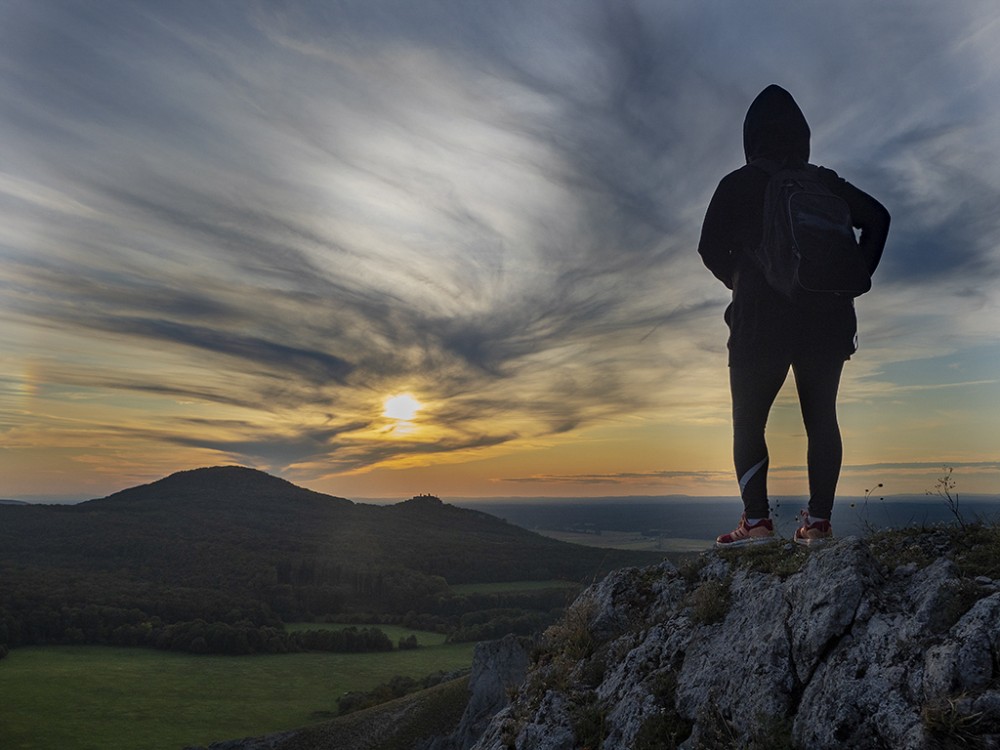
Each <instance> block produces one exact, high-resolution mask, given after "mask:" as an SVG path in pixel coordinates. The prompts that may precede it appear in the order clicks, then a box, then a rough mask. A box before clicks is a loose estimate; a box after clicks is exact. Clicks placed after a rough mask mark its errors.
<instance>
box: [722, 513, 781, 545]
mask: <svg viewBox="0 0 1000 750" xmlns="http://www.w3.org/2000/svg"><path fill="white" fill-rule="evenodd" d="M772 539H774V524H773V523H771V519H770V518H765V519H764V520H763V521H758V522H757V523H755V524H754V525H753V526H750V525H748V524H747V514H746V513H744V514H743V515H742V516H740V525H739V526H737V527H736V528H735V529H733V530H732V531H730V532H729V533H728V534H723V535H722V536H720V537H718V538H716V540H715V546H716V547H742V546H743V545H745V544H760V543H761V542H769V541H771V540H772Z"/></svg>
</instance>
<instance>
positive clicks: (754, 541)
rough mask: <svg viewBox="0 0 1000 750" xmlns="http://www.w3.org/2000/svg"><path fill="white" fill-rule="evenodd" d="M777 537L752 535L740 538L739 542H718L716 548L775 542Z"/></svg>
mask: <svg viewBox="0 0 1000 750" xmlns="http://www.w3.org/2000/svg"><path fill="white" fill-rule="evenodd" d="M774 539H775V537H773V536H764V537H752V538H750V539H740V540H739V541H738V542H716V543H715V548H716V549H729V548H730V547H747V546H749V545H751V544H767V543H768V542H773V541H774Z"/></svg>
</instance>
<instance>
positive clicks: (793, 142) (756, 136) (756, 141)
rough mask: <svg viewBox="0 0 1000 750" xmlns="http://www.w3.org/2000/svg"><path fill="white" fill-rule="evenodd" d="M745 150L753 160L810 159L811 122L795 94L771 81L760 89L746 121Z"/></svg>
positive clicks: (744, 125)
mask: <svg viewBox="0 0 1000 750" xmlns="http://www.w3.org/2000/svg"><path fill="white" fill-rule="evenodd" d="M743 152H744V154H745V155H746V159H747V164H749V163H750V162H751V161H753V160H754V159H761V158H767V159H774V160H776V161H782V162H783V161H788V160H792V161H803V162H808V161H809V124H808V123H807V122H806V118H805V115H803V114H802V110H801V109H799V105H798V104H796V103H795V100H794V99H793V98H792V95H791V94H789V93H788V92H787V91H785V90H784V89H783V88H781V86H777V85H775V84H773V83H772V84H771V85H770V86H768V87H767V88H766V89H764V90H763V91H761V92H760V93H759V94H758V95H757V98H756V99H754V100H753V103H752V104H751V105H750V108H749V109H748V110H747V116H746V119H745V120H743Z"/></svg>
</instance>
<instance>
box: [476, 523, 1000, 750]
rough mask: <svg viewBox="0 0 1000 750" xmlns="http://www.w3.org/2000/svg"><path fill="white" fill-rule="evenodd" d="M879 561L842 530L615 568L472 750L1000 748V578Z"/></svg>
mask: <svg viewBox="0 0 1000 750" xmlns="http://www.w3.org/2000/svg"><path fill="white" fill-rule="evenodd" d="M931 536H933V533H931ZM939 541H940V540H939ZM933 543H934V542H933V539H931V540H930V541H928V540H927V539H918V540H915V539H908V540H906V541H905V544H906V545H909V546H912V547H914V549H917V548H918V547H920V545H923V546H924V547H926V546H927V544H932V546H933ZM907 549H909V547H907ZM918 551H919V550H918ZM734 552H735V551H734ZM880 552H881V551H880ZM881 557H882V558H883V559H882V560H879V559H876V557H875V556H874V555H873V554H872V550H871V548H870V547H869V544H868V543H866V542H864V541H861V540H858V539H844V540H841V541H838V542H835V543H832V544H830V545H828V546H826V547H825V548H821V549H818V550H815V551H807V550H803V549H801V548H798V547H795V548H793V547H792V545H785V546H782V545H781V544H780V543H778V544H775V545H766V546H762V547H759V548H754V549H752V550H746V551H744V552H742V553H737V554H734V553H733V552H728V551H727V552H725V553H723V554H719V553H715V552H712V553H707V554H706V555H703V556H702V558H701V559H700V560H699V561H698V562H697V564H693V565H691V566H689V567H687V568H686V569H684V570H678V569H677V568H675V567H674V566H673V565H671V564H670V563H666V562H665V563H663V564H661V565H658V566H655V567H652V568H644V569H639V568H629V569H623V570H619V571H615V572H613V573H612V574H610V575H609V576H608V577H607V578H605V579H604V580H603V581H601V582H600V583H598V584H596V585H594V586H592V587H591V588H590V589H588V590H587V591H585V592H584V593H583V594H582V595H581V596H580V597H579V598H578V599H577V601H576V602H575V603H574V604H573V605H572V606H571V607H570V608H569V610H568V611H567V614H566V617H565V618H564V620H563V621H562V622H561V623H560V624H558V625H556V626H554V627H552V628H550V629H549V631H547V633H546V634H545V637H544V639H543V643H542V644H541V645H540V646H539V647H538V648H537V649H536V653H535V655H534V661H533V663H532V665H531V667H530V669H529V670H528V672H527V676H526V678H525V679H524V681H523V682H522V683H521V685H520V687H519V688H518V689H517V691H516V694H514V695H513V699H512V700H511V702H510V703H509V704H508V705H506V706H505V707H503V708H502V709H501V710H499V712H497V713H496V714H495V715H494V716H493V717H492V719H491V720H490V721H489V722H488V724H487V725H486V727H485V730H484V731H483V732H482V735H481V736H480V737H479V739H478V742H476V743H475V744H474V748H475V749H476V750H509V748H518V749H519V750H520V749H523V750H529V749H530V750H574V748H583V747H587V748H599V747H601V748H615V750H618V749H625V748H634V749H635V750H649V749H652V748H673V747H681V748H692V749H693V748H701V747H708V748H713V747H732V748H810V749H813V748H815V749H822V748H830V749H831V750H832V749H834V748H836V749H838V750H839V749H840V748H893V749H894V750H896V749H899V750H932V749H934V748H940V747H949V746H955V747H981V748H1000V584H998V583H997V582H995V581H994V580H993V579H992V578H991V577H989V576H984V575H979V576H976V575H973V574H971V573H970V572H969V570H968V569H965V570H961V569H960V568H959V567H958V566H957V565H956V564H955V562H954V561H953V560H951V559H949V556H948V555H946V554H942V555H940V556H936V557H928V556H927V555H923V556H921V555H916V554H914V555H911V557H913V558H915V559H916V558H919V560H918V561H915V562H910V563H909V564H905V563H902V562H901V560H899V559H896V560H893V559H891V556H890V557H889V558H888V559H887V557H886V556H885V555H881ZM952 557H954V556H953V555H952ZM904 558H905V556H904ZM963 573H964V575H963ZM492 653H494V657H495V658H493V660H492V661H491V662H490V664H491V665H492V666H491V667H490V669H494V670H496V672H497V674H500V673H503V671H504V669H505V667H504V665H503V653H504V652H503V651H502V650H497V651H494V652H492ZM520 659H523V652H520V653H518V654H517V656H516V660H520ZM518 663H520V662H518ZM484 665H485V663H484ZM488 671H489V670H488V669H487V670H484V669H483V668H482V666H481V667H479V668H478V671H477V675H478V677H475V678H474V679H473V682H472V690H473V691H475V690H476V683H478V682H480V681H483V684H484V685H486V684H487V682H486V681H489V680H494V678H492V677H490V676H488ZM514 671H516V670H513V667H512V671H511V672H508V673H507V674H508V676H509V675H510V674H513V673H514ZM492 684H496V681H495V680H494V682H493V683H492ZM474 694H475V693H474ZM470 705H471V704H470ZM482 705H485V703H484V704H482ZM481 714H482V711H480V715H481ZM469 726H471V724H470V725H469ZM473 733H474V732H472V731H470V732H468V733H467V734H466V735H465V736H464V741H465V742H468V740H469V737H471V735H472V734H473ZM460 746H461V747H463V748H466V747H468V744H462V745H460Z"/></svg>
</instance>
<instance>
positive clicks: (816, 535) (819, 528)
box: [795, 511, 833, 547]
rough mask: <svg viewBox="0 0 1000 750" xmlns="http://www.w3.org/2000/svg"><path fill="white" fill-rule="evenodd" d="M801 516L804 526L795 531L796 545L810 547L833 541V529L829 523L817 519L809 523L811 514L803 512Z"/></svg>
mask: <svg viewBox="0 0 1000 750" xmlns="http://www.w3.org/2000/svg"><path fill="white" fill-rule="evenodd" d="M801 515H802V525H801V526H799V528H797V529H796V530H795V543H796V544H804V545H806V546H807V547H808V546H809V545H811V544H823V543H825V542H828V541H830V540H831V539H833V527H832V526H831V525H830V522H829V521H826V520H824V519H822V518H817V519H815V520H814V521H813V522H812V523H809V514H808V513H807V512H806V511H802V514H801Z"/></svg>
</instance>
